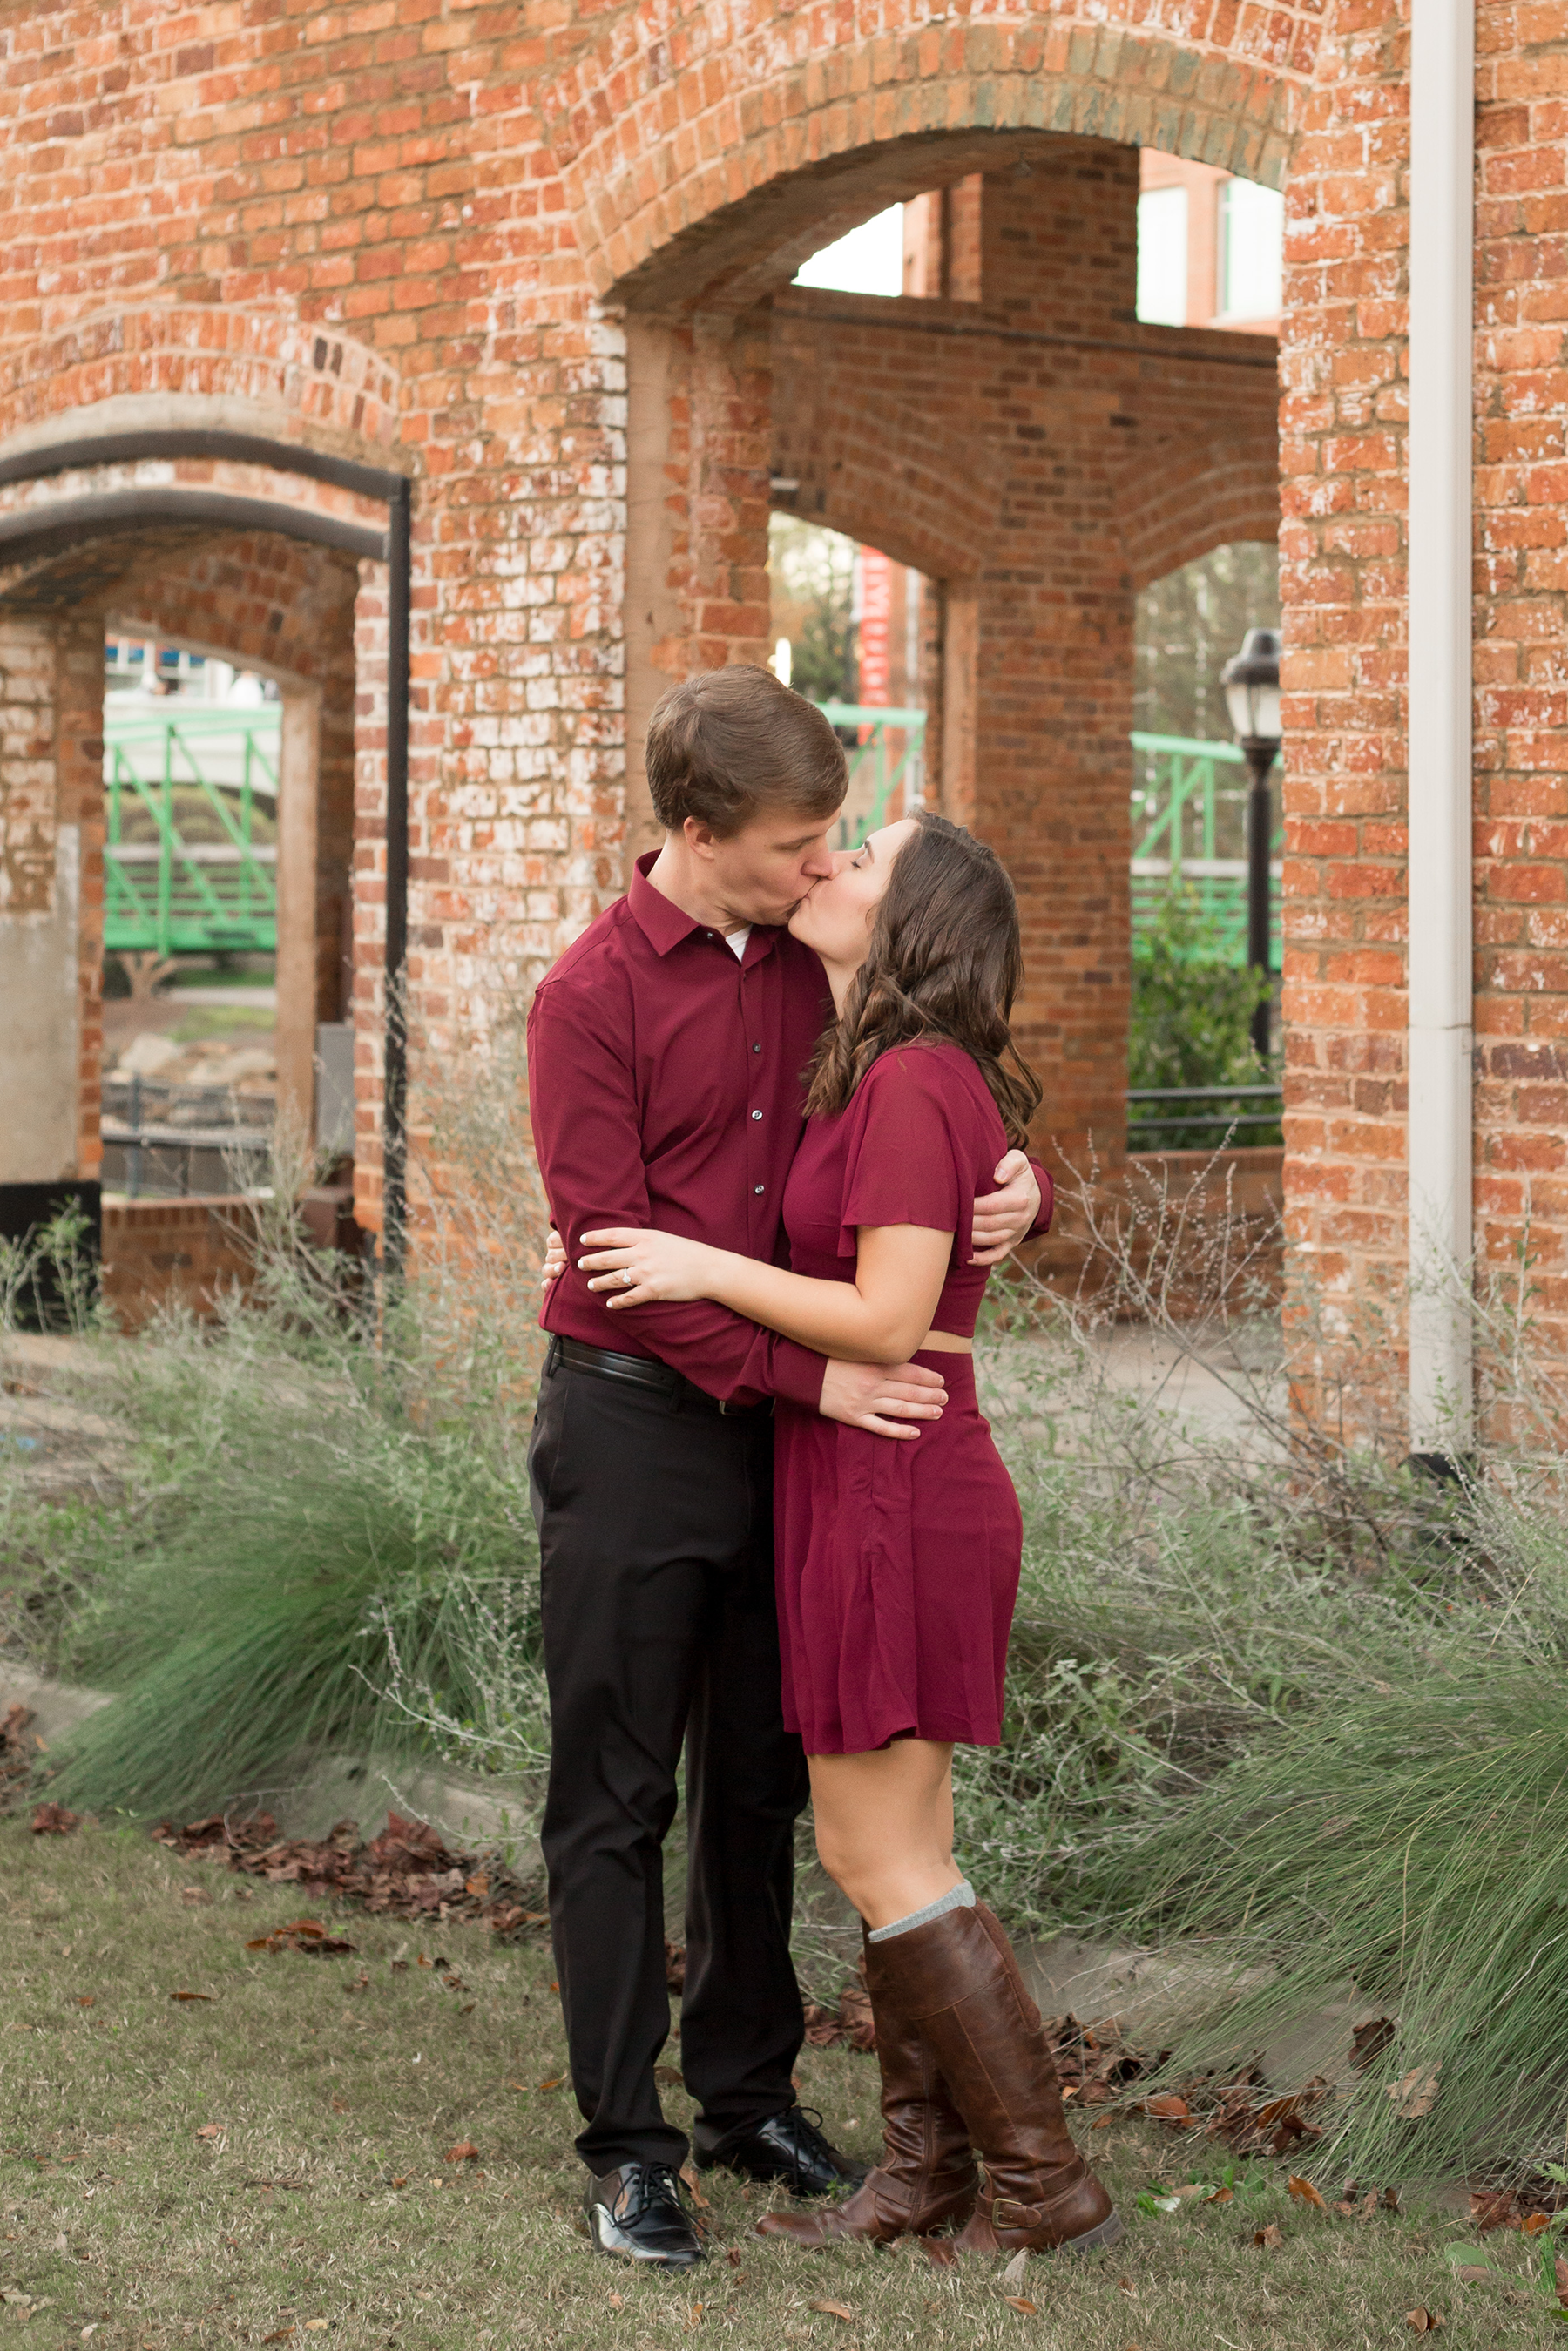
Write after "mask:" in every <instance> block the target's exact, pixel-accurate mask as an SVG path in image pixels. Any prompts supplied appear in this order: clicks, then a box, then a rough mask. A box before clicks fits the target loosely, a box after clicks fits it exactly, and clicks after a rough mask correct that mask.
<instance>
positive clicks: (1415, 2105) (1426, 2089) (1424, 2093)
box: [1384, 2059, 1443, 2123]
mask: <svg viewBox="0 0 1568 2351" xmlns="http://www.w3.org/2000/svg"><path fill="white" fill-rule="evenodd" d="M1442 2070H1443V2067H1442V2062H1441V2060H1440V2059H1439V2061H1438V2063H1437V2064H1436V2065H1413V2066H1412V2067H1411V2069H1410V2071H1409V2073H1408V2074H1404V2075H1403V2076H1402V2077H1401V2079H1400V2080H1399V2081H1397V2082H1390V2083H1389V2085H1388V2087H1387V2090H1386V2091H1385V2094H1384V2095H1385V2096H1386V2097H1390V2098H1392V2099H1393V2101H1394V2111H1395V2113H1396V2115H1397V2116H1399V2117H1400V2119H1401V2121H1402V2122H1407V2123H1413V2122H1416V2121H1418V2120H1419V2119H1420V2117H1421V2116H1423V2115H1429V2114H1430V2113H1431V2111H1432V2108H1433V2107H1434V2106H1435V2105H1436V2104H1437V2076H1438V2074H1440V2073H1441V2072H1442Z"/></svg>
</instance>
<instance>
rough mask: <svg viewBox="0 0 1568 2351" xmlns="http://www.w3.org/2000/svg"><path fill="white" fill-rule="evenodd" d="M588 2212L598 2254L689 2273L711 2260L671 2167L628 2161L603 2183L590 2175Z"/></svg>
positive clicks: (607, 2173) (609, 2173) (610, 2174)
mask: <svg viewBox="0 0 1568 2351" xmlns="http://www.w3.org/2000/svg"><path fill="white" fill-rule="evenodd" d="M583 2209H584V2210H585V2211H586V2212H587V2214H588V2233H589V2235H590V2236H591V2238H592V2240H593V2249H594V2251H595V2252H600V2253H608V2254H609V2255H610V2256H611V2258H612V2260H615V2261H622V2262H647V2263H648V2265H649V2267H650V2268H652V2269H656V2270H689V2269H695V2266H696V2264H697V2262H700V2261H703V2260H705V2259H706V2255H705V2254H704V2252H703V2249H702V2246H701V2244H700V2243H699V2242H698V2241H697V2232H696V2231H695V2228H694V2227H693V2225H692V2221H691V2218H690V2215H689V2214H688V2213H687V2211H686V2208H685V2204H684V2203H683V2202H682V2201H681V2183H680V2181H679V2180H678V2179H677V2178H676V2177H675V2174H674V2172H673V2171H672V2170H671V2168H670V2167H669V2165H668V2164H667V2163H623V2164H622V2166H621V2168H620V2170H619V2171H607V2172H606V2173H605V2174H604V2177H603V2179H594V2178H593V2176H592V2174H591V2173H590V2175H589V2180H588V2193H587V2195H586V2197H585V2198H584V2199H583Z"/></svg>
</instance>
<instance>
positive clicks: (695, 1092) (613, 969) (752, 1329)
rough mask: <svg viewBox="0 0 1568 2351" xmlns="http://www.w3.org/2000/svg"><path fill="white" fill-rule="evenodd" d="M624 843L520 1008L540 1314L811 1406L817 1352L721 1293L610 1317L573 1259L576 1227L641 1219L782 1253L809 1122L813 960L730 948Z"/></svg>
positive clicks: (788, 951)
mask: <svg viewBox="0 0 1568 2351" xmlns="http://www.w3.org/2000/svg"><path fill="white" fill-rule="evenodd" d="M652 863H653V858H652V856H648V857H643V858H639V860H638V861H637V865H636V869H635V871H634V872H633V873H632V886H631V888H630V889H629V890H628V892H627V893H626V895H625V896H624V897H623V898H618V899H617V900H616V902H615V904H613V905H612V906H608V907H606V909H605V911H604V913H603V914H601V915H600V917H599V919H598V921H597V922H595V923H592V924H591V925H590V926H589V928H588V929H587V930H586V931H585V932H584V933H583V935H582V936H581V937H580V939H579V940H578V941H577V942H576V943H575V945H574V946H570V947H569V948H568V949H567V951H566V953H565V955H563V956H561V958H560V961H559V963H558V964H556V965H555V967H553V969H552V970H550V971H549V972H548V973H547V974H546V976H545V977H544V979H543V980H541V981H540V983H539V987H538V992H537V993H536V995H535V997H534V1000H533V1004H532V1007H531V1008H530V1009H529V1013H528V1097H529V1109H530V1112H531V1113H532V1118H533V1128H534V1144H535V1148H536V1150H537V1152H538V1162H539V1168H540V1172H541V1173H542V1175H543V1176H544V1183H545V1193H546V1196H547V1198H548V1199H549V1205H550V1213H551V1215H552V1217H554V1219H555V1224H556V1228H557V1230H558V1231H559V1234H560V1237H561V1238H562V1240H563V1241H564V1242H565V1244H566V1250H567V1258H568V1267H567V1270H566V1272H565V1273H563V1274H562V1275H561V1276H560V1278H559V1280H557V1281H556V1282H554V1283H552V1285H551V1288H550V1292H549V1302H548V1303H547V1305H546V1307H545V1311H544V1318H543V1319H544V1325H545V1328H546V1330H547V1331H553V1332H557V1333H559V1336H560V1337H562V1338H565V1339H580V1340H581V1341H583V1342H584V1343H586V1344H587V1345H589V1346H593V1347H613V1348H614V1349H616V1350H617V1352H618V1353H622V1354H625V1355H650V1356H653V1357H655V1358H657V1360H658V1361H659V1362H661V1363H664V1364H670V1365H671V1366H672V1367H673V1368H674V1370H676V1371H678V1372H683V1373H685V1376H686V1377H687V1378H688V1379H690V1380H693V1381H695V1384H697V1386H699V1387H702V1388H706V1390H707V1392H708V1394H709V1395H716V1396H722V1397H724V1398H725V1399H726V1400H727V1401H728V1402H731V1403H737V1404H748V1403H756V1402H758V1400H759V1399H760V1398H761V1397H762V1396H764V1395H788V1396H793V1397H794V1398H795V1399H796V1401H797V1402H798V1403H800V1404H805V1405H815V1404H816V1403H817V1400H818V1398H819V1397H820V1395H821V1390H822V1370H823V1360H824V1359H823V1358H822V1357H821V1355H817V1354H813V1353H811V1352H810V1349H809V1348H806V1347H799V1346H797V1345H796V1344H795V1343H794V1342H793V1341H792V1340H789V1339H780V1338H778V1337H776V1336H775V1334H774V1333H773V1332H769V1331H763V1330H759V1329H758V1326H757V1324H756V1323H755V1322H747V1321H746V1320H745V1319H744V1318H743V1317H742V1316H740V1315H738V1314H732V1313H731V1312H730V1311H729V1309H728V1308H727V1307H726V1306H715V1305H712V1304H710V1303H708V1302H707V1301H703V1300H699V1301H694V1302H693V1303H692V1304H690V1305H670V1304H662V1305H657V1306H631V1307H624V1308H621V1309H618V1310H617V1311H616V1312H614V1313H613V1314H612V1313H611V1311H609V1309H608V1307H607V1306H606V1305H605V1303H604V1301H603V1299H602V1297H601V1296H600V1295H599V1294H597V1293H596V1292H594V1291H592V1290H590V1289H589V1287H588V1279H587V1276H586V1275H584V1274H581V1273H580V1272H579V1271H578V1270H577V1259H578V1258H579V1256H580V1254H581V1247H582V1236H583V1234H584V1233H585V1232H592V1231H594V1230H595V1229H596V1228H599V1227H601V1226H604V1225H643V1226H646V1225H654V1226H657V1227H658V1228H660V1229H661V1230H662V1231H664V1232H670V1233H685V1234H686V1235H687V1236H688V1237H689V1238H691V1239H693V1240H703V1241H710V1242H711V1243H712V1244H713V1245H714V1246H715V1248H716V1249H736V1250H738V1251H739V1252H740V1253H741V1254H742V1255H743V1256H746V1257H755V1258H761V1259H764V1260H765V1261H771V1262H775V1263H780V1264H781V1263H783V1262H784V1253H783V1250H782V1249H781V1244H780V1227H779V1208H780V1204H781V1202H782V1200H783V1196H784V1178H785V1177H786V1175H788V1174H789V1163H790V1161H791V1160H792V1159H793V1157H794V1156H795V1150H796V1146H797V1144H799V1143H800V1132H801V1128H802V1125H803V1124H804V1120H805V1111H804V1090H803V1088H802V1085H801V1076H802V1072H803V1071H804V1070H805V1067H806V1064H807V1062H808V1061H810V1058H811V1052H812V1049H813V1047H814V1046H815V1044H816V1041H817V1040H818V1038H819V1037H820V1036H821V1032H822V1028H823V1025H824V1023H825V1022H826V1021H827V1020H828V1019H829V1018H830V1017H831V1012H832V999H831V996H830V995H829V993H828V983H827V978H826V976H825V974H824V973H823V970H822V967H821V964H820V963H819V962H818V960H817V958H816V956H814V955H813V954H812V953H811V950H810V947H803V946H801V945H800V942H799V940H797V939H793V938H791V937H790V935H789V932H788V931H774V930H768V929H765V928H763V927H762V926H761V925H758V926H757V927H756V928H755V929H754V930H753V931H752V934H751V936H750V937H749V938H748V939H747V942H746V952H745V954H744V955H743V956H740V957H739V958H738V959H737V956H736V955H735V952H734V950H733V948H731V947H729V946H727V945H726V943H725V938H724V934H723V933H722V932H721V931H717V930H710V929H708V928H706V926H705V925H703V924H701V923H698V922H695V921H694V920H693V919H692V917H691V915H689V914H683V913H682V911H681V909H680V908H679V907H678V906H676V905H674V904H671V902H670V900H669V899H668V898H666V897H665V896H664V894H663V893H662V892H661V891H658V890H655V889H654V887H653V883H651V882H650V881H649V880H648V878H647V868H648V867H649V866H650V865H651V864H652Z"/></svg>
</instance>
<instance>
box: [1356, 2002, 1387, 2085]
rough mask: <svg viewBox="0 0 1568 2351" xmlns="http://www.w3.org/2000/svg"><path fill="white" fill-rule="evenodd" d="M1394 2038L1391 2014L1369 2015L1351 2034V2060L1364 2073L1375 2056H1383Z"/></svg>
mask: <svg viewBox="0 0 1568 2351" xmlns="http://www.w3.org/2000/svg"><path fill="white" fill-rule="evenodd" d="M1393 2038H1394V2020H1393V2018H1392V2017H1391V2016H1369V2017H1368V2018H1367V2020H1366V2022H1365V2023H1364V2024H1357V2025H1354V2026H1353V2027H1352V2029H1351V2035H1350V2062H1351V2064H1353V2065H1354V2067H1355V2068H1356V2070H1357V2072H1358V2073H1364V2071H1365V2069H1366V2068H1367V2066H1368V2065H1370V2064H1372V2063H1373V2061H1374V2059H1375V2058H1378V2057H1381V2056H1382V2054H1383V2053H1384V2051H1385V2049H1386V2048H1387V2047H1388V2045H1389V2043H1390V2042H1391V2041H1392V2040H1393Z"/></svg>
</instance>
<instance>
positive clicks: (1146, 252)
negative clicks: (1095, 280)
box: [1138, 188, 1186, 327]
mask: <svg viewBox="0 0 1568 2351" xmlns="http://www.w3.org/2000/svg"><path fill="white" fill-rule="evenodd" d="M1138 316H1139V318H1140V319H1147V320H1148V322H1149V324H1150V325H1151V326H1155V327H1185V326H1186V189H1185V188H1149V189H1146V190H1145V193H1144V194H1143V195H1141V196H1140V197H1139V198H1138Z"/></svg>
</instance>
